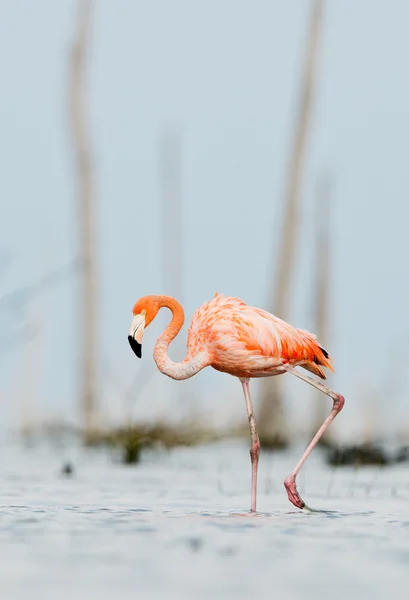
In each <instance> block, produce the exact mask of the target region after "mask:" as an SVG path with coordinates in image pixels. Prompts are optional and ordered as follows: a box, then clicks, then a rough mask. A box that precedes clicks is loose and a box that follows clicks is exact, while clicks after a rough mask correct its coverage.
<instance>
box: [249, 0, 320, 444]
mask: <svg viewBox="0 0 409 600" xmlns="http://www.w3.org/2000/svg"><path fill="white" fill-rule="evenodd" d="M322 13H323V0H314V5H313V10H312V16H311V23H310V33H309V37H308V41H307V48H306V53H305V64H304V69H303V81H302V84H301V91H300V99H299V107H298V115H297V120H296V125H295V132H294V142H293V150H292V155H291V159H290V163H289V171H288V179H287V191H286V193H285V198H284V224H283V229H282V241H281V248H280V251H279V257H278V272H277V279H276V282H275V284H276V285H275V297H273V302H272V310H273V312H274V313H275V314H276V315H277V316H278V317H280V318H283V319H286V318H288V317H287V315H288V306H289V303H290V283H291V278H292V277H293V276H294V271H295V256H296V245H297V234H298V220H299V202H300V187H301V178H302V174H303V170H304V166H305V158H306V151H307V141H308V133H309V126H310V121H311V113H312V105H313V92H314V88H315V82H316V71H317V58H318V46H319V38H320V34H321V22H322ZM260 440H261V442H262V444H263V445H264V447H267V448H268V447H270V448H274V447H280V446H284V445H286V444H287V441H288V431H287V427H286V423H285V418H284V411H283V380H282V378H281V377H277V378H275V377H272V378H266V379H265V380H263V381H262V384H261V407H260Z"/></svg>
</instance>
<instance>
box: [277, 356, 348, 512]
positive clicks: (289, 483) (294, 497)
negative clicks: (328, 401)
mask: <svg viewBox="0 0 409 600" xmlns="http://www.w3.org/2000/svg"><path fill="white" fill-rule="evenodd" d="M284 368H285V370H286V371H287V372H288V373H291V374H292V375H295V376H296V377H298V378H299V379H302V380H303V381H305V382H306V383H309V384H310V385H312V386H314V387H315V388H317V389H318V390H320V391H321V392H324V394H326V395H327V396H329V397H330V398H332V400H333V402H334V404H333V407H332V410H331V412H330V414H329V415H328V417H327V418H326V419H325V421H324V423H323V424H322V425H321V427H320V428H319V430H318V431H317V433H316V434H315V436H314V438H313V439H312V441H311V443H310V444H309V446H308V447H307V449H306V451H305V452H304V454H303V455H302V457H301V458H300V460H299V461H298V463H297V464H296V466H295V468H294V469H293V470H292V471H291V473H290V474H289V476H288V477H286V479H285V481H284V485H285V489H286V490H287V495H288V499H289V501H290V502H292V503H293V504H294V506H296V507H297V508H304V507H305V502H304V500H303V499H302V498H301V496H300V494H299V493H298V491H297V486H296V483H295V479H296V477H297V475H298V473H299V471H300V469H301V467H302V466H303V464H304V463H305V461H306V460H307V458H308V457H309V455H310V454H311V451H312V449H313V448H314V446H315V445H316V444H317V442H318V440H319V439H320V438H321V437H322V435H323V434H324V432H325V430H326V429H327V427H328V425H329V424H330V423H331V422H332V421H333V420H334V419H335V417H336V416H337V414H338V413H339V412H340V411H341V410H342V408H343V406H344V402H345V400H344V397H343V396H341V394H337V393H336V392H333V391H332V390H330V389H329V388H328V387H327V386H326V385H324V384H323V383H321V382H320V381H315V379H313V378H312V377H308V375H304V374H303V373H300V372H299V371H297V370H296V369H295V368H294V367H291V366H290V365H286V366H285V367H284Z"/></svg>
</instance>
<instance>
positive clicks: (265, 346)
mask: <svg viewBox="0 0 409 600" xmlns="http://www.w3.org/2000/svg"><path fill="white" fill-rule="evenodd" d="M161 308H168V309H170V310H171V312H172V320H171V322H170V323H169V325H168V326H167V328H166V329H165V331H164V332H163V334H162V335H161V336H160V337H159V338H158V340H157V342H156V345H155V349H154V352H153V357H154V360H155V362H156V365H157V367H158V369H159V371H161V372H162V373H163V374H164V375H167V376H168V377H171V378H172V379H176V380H183V379H188V378H190V377H193V376H194V375H196V373H199V371H201V370H202V369H204V368H205V367H213V369H216V370H217V371H221V372H223V373H227V374H229V375H233V376H234V377H237V378H238V379H240V381H241V385H242V388H243V393H244V399H245V403H246V409H247V416H248V420H249V425H250V433H251V448H250V457H251V466H252V474H251V512H252V513H255V512H256V502H257V473H258V463H259V456H260V440H259V436H258V433H257V427H256V422H255V419H254V411H253V405H252V402H251V397H250V385H249V383H250V379H251V378H253V377H271V376H274V375H282V374H284V373H290V374H291V375H294V376H296V377H298V378H299V379H302V380H303V381H305V382H306V383H308V384H310V385H312V386H314V387H315V388H317V389H318V390H320V391H321V392H323V393H324V394H326V395H327V396H329V397H330V398H332V400H333V406H332V410H331V412H330V414H329V415H328V417H327V418H326V419H325V421H324V423H323V424H322V425H321V427H320V428H319V430H318V432H317V433H316V435H315V436H314V438H313V439H312V441H311V443H310V444H309V446H308V447H307V449H306V450H305V452H304V453H303V455H302V457H301V458H300V460H299V461H298V463H297V464H296V466H295V467H294V469H293V470H292V471H291V473H290V474H289V475H288V477H286V479H285V480H284V486H285V489H286V491H287V495H288V499H289V501H290V502H292V504H293V505H294V506H296V507H297V508H299V509H303V508H306V509H308V508H309V507H308V506H307V505H306V504H305V502H304V500H303V499H302V498H301V496H300V494H299V493H298V490H297V486H296V477H297V475H298V473H299V471H300V469H301V467H302V466H303V464H304V463H305V461H306V460H307V458H308V456H309V455H310V453H311V451H312V450H313V448H314V446H315V445H316V444H317V442H318V440H319V439H320V438H321V437H322V435H323V434H324V432H325V430H326V429H327V427H328V426H329V425H330V423H331V422H332V421H333V420H334V418H335V417H336V416H337V414H338V413H339V412H340V411H341V410H342V408H343V406H344V397H343V396H341V395H340V394H337V393H335V392H333V391H332V390H330V389H329V388H328V387H327V386H325V385H324V384H323V383H321V382H320V381H316V380H315V379H313V378H312V377H309V376H308V375H304V374H303V373H301V372H300V371H298V370H297V369H296V367H297V366H298V367H303V368H304V369H306V370H308V371H309V372H311V373H313V374H314V375H317V376H318V377H320V378H321V379H326V377H325V374H324V371H323V370H322V368H321V367H325V368H327V369H330V370H331V371H333V372H334V368H333V366H332V358H331V357H330V356H329V354H328V352H327V351H326V350H325V349H324V348H323V347H322V346H320V345H319V344H318V342H317V341H316V336H315V335H313V334H312V333H309V332H308V331H305V330H302V329H296V328H295V327H293V326H292V325H289V324H288V323H286V322H285V321H283V320H282V319H279V318H278V317H276V316H274V315H273V314H271V313H269V312H266V311H265V310H262V309H260V308H255V307H252V306H248V305H247V304H246V303H245V302H243V301H242V300H240V299H239V298H233V297H230V296H225V295H224V294H219V293H216V294H215V296H214V297H213V299H212V300H210V301H209V302H206V303H205V304H203V305H202V306H201V307H199V308H198V309H197V310H196V312H195V313H194V315H193V317H192V320H191V323H190V326H189V331H188V337H187V349H188V352H187V355H186V357H185V359H184V360H183V361H182V362H180V363H176V362H173V361H172V360H171V359H170V358H169V356H168V347H169V344H170V343H171V341H172V340H173V339H174V338H175V337H176V336H177V334H178V333H179V331H180V330H181V328H182V326H183V323H184V319H185V316H184V311H183V308H182V306H181V304H180V303H179V302H178V301H177V300H175V298H172V297H170V296H144V297H143V298H140V299H139V300H138V301H137V303H136V304H135V306H134V307H133V320H132V324H131V329H130V332H129V335H128V341H129V344H130V346H131V348H132V350H133V352H134V353H135V354H136V356H137V357H138V358H141V357H142V337H143V333H144V329H145V328H146V327H148V325H149V324H150V323H151V322H152V321H153V319H154V318H155V317H156V315H157V314H158V312H159V310H160V309H161ZM310 510H311V509H310Z"/></svg>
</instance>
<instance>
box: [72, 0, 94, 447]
mask: <svg viewBox="0 0 409 600" xmlns="http://www.w3.org/2000/svg"><path fill="white" fill-rule="evenodd" d="M91 16H92V0H80V2H79V7H78V17H77V23H76V32H75V37H74V40H73V45H72V50H71V56H70V68H69V88H68V94H69V98H68V100H69V118H70V125H71V130H72V137H73V145H74V153H75V160H76V165H77V173H78V218H79V230H80V244H81V258H82V262H83V282H82V283H83V285H82V290H81V293H82V302H81V304H82V307H81V308H82V323H81V335H82V339H81V357H82V358H81V366H82V410H83V418H84V429H85V436H86V438H87V437H88V436H89V435H91V434H92V431H93V430H94V428H95V427H96V356H95V348H96V339H95V335H96V320H97V315H96V268H95V237H94V226H95V214H94V207H95V190H94V180H93V173H92V160H91V153H90V147H89V140H88V136H87V127H86V110H85V67H86V52H87V49H88V45H89V34H90V24H91Z"/></svg>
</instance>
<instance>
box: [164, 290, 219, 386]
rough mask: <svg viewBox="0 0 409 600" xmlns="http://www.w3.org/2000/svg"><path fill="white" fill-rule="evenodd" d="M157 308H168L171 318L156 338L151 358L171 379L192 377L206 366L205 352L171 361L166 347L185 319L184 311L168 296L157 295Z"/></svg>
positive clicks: (207, 362)
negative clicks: (179, 361) (180, 360)
mask: <svg viewBox="0 0 409 600" xmlns="http://www.w3.org/2000/svg"><path fill="white" fill-rule="evenodd" d="M158 300H159V309H161V308H169V309H170V310H171V311H172V320H171V322H170V323H169V325H168V326H167V327H166V329H165V331H164V332H163V333H162V335H161V336H160V337H159V338H158V341H157V342H156V345H155V349H154V351H153V358H154V360H155V362H156V365H157V367H158V369H159V371H161V372H162V373H163V374H164V375H167V376H168V377H171V378H172V379H179V380H180V379H188V378H189V377H193V375H196V373H198V372H199V371H201V370H202V369H203V368H204V367H207V366H208V364H209V361H208V360H207V354H206V353H204V352H200V353H199V354H197V355H196V356H193V357H190V356H189V355H187V356H186V358H185V359H184V360H183V362H181V363H176V362H173V361H172V360H171V359H170V358H169V356H168V347H169V344H170V342H171V341H172V340H174V339H175V337H176V336H177V334H178V333H179V331H180V330H181V329H182V327H183V323H184V321H185V313H184V311H183V308H182V306H181V304H179V302H178V301H177V300H175V299H174V298H171V297H170V296H159V297H158Z"/></svg>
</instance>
